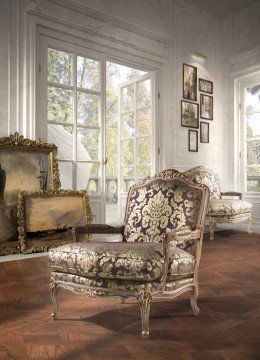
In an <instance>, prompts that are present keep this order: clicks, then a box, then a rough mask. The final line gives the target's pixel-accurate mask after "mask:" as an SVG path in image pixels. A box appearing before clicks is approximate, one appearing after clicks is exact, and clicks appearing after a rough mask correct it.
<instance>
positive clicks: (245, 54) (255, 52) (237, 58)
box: [229, 46, 260, 65]
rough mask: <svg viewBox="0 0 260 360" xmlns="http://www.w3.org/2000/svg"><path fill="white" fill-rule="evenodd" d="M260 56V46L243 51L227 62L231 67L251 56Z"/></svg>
mask: <svg viewBox="0 0 260 360" xmlns="http://www.w3.org/2000/svg"><path fill="white" fill-rule="evenodd" d="M258 54H260V46H259V47H255V48H253V49H250V50H246V51H243V52H241V53H239V54H236V55H234V56H232V57H230V58H229V62H230V63H231V64H232V65H233V64H235V63H237V62H239V61H241V60H244V59H247V58H249V57H251V56H255V55H258Z"/></svg>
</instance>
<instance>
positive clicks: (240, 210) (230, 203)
mask: <svg viewBox="0 0 260 360" xmlns="http://www.w3.org/2000/svg"><path fill="white" fill-rule="evenodd" d="M251 210H252V204H251V203H249V202H248V201H243V200H233V199H231V200H227V199H220V200H217V199H214V200H211V201H210V203H209V210H208V214H209V215H210V216H234V215H240V214H245V213H250V212H251Z"/></svg>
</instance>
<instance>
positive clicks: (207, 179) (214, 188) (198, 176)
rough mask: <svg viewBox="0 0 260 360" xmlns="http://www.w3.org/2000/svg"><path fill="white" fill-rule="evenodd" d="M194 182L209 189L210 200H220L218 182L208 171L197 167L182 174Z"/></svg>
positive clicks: (217, 178)
mask: <svg viewBox="0 0 260 360" xmlns="http://www.w3.org/2000/svg"><path fill="white" fill-rule="evenodd" d="M183 174H184V175H187V176H189V177H190V178H192V179H193V180H195V181H196V182H197V183H198V184H204V185H206V186H207V187H208V188H209V192H210V199H220V198H221V189H220V180H219V177H218V175H217V174H214V173H213V172H211V171H209V170H208V169H206V168H205V167H203V166H197V167H195V168H193V169H190V170H187V171H185V172H184V173H183Z"/></svg>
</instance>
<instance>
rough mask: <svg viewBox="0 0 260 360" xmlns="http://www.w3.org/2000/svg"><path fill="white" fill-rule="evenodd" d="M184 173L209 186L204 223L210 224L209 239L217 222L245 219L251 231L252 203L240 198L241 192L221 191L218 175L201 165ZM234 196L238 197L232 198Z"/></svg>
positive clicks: (232, 221) (211, 238)
mask: <svg viewBox="0 0 260 360" xmlns="http://www.w3.org/2000/svg"><path fill="white" fill-rule="evenodd" d="M184 174H185V175H187V176H189V177H191V178H192V179H193V180H195V181H196V182H197V183H199V184H204V185H206V186H208V188H209V192H210V199H209V206H208V212H207V216H206V222H205V224H206V225H209V226H210V240H212V241H213V240H214V229H215V225H216V224H219V223H239V222H243V221H247V222H248V229H247V231H248V233H251V225H252V213H251V210H252V204H251V203H249V202H248V201H244V200H242V197H243V195H242V193H240V192H235V191H228V192H222V191H221V189H220V180H219V177H218V175H217V174H215V173H214V172H212V171H211V170H209V169H207V168H205V167H203V166H197V167H195V168H193V169H190V170H188V171H185V172H184ZM223 197H232V198H233V199H224V198H223ZM234 197H237V198H238V199H234Z"/></svg>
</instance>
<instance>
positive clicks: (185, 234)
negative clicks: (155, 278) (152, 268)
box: [160, 229, 201, 288]
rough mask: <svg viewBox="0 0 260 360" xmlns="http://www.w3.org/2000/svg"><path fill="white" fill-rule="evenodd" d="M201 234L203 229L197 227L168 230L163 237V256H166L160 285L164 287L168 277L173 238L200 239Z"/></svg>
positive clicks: (180, 239) (179, 239) (181, 239)
mask: <svg viewBox="0 0 260 360" xmlns="http://www.w3.org/2000/svg"><path fill="white" fill-rule="evenodd" d="M200 236H201V230H200V229H197V230H194V231H191V230H189V229H184V230H181V231H172V232H167V233H166V234H165V236H164V238H163V257H164V265H163V272H162V277H161V280H160V285H161V287H162V288H163V285H164V283H165V281H166V279H167V274H168V267H169V253H170V243H171V242H172V240H173V239H174V240H177V241H188V240H192V239H194V240H199V239H200Z"/></svg>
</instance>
